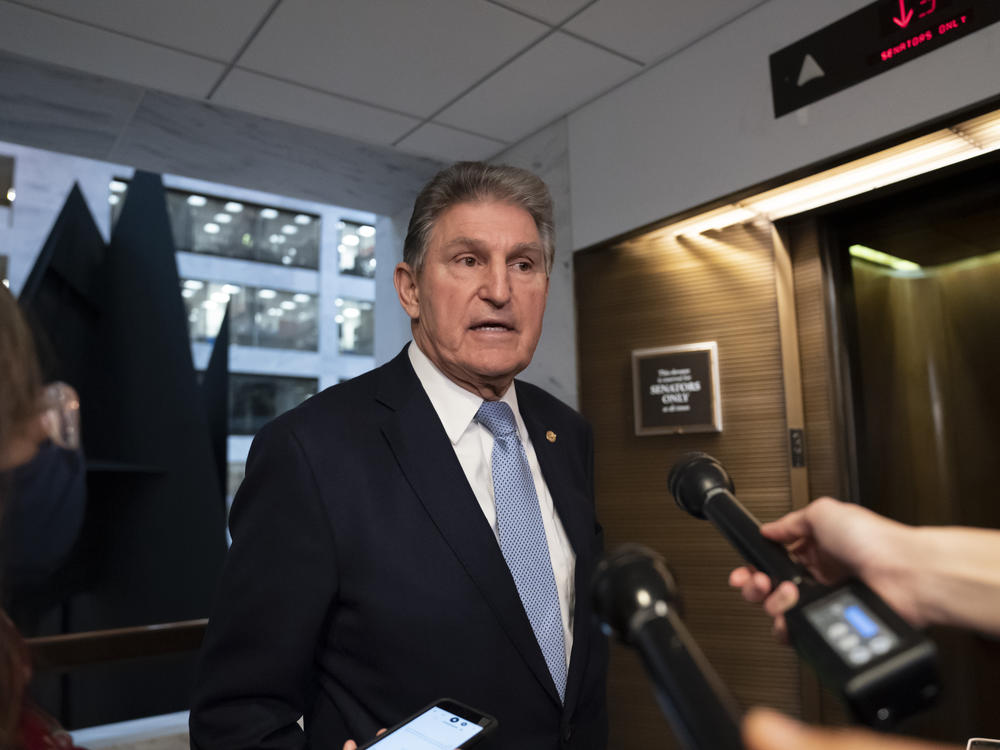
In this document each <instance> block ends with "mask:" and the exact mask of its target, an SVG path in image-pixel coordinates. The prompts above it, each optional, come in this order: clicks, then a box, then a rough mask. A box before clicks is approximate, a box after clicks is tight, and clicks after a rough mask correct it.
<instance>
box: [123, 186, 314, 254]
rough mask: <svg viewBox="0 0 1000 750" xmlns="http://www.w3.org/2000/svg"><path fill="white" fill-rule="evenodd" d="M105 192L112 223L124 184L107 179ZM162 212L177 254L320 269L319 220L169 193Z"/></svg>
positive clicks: (197, 196) (253, 206) (306, 216)
mask: <svg viewBox="0 0 1000 750" xmlns="http://www.w3.org/2000/svg"><path fill="white" fill-rule="evenodd" d="M110 189H111V196H110V202H111V220H112V223H114V222H115V221H117V220H118V214H119V212H120V211H121V205H122V200H123V199H124V197H125V193H126V192H127V191H128V182H127V181H125V180H120V179H119V180H112V181H111V186H110ZM167 212H168V213H169V215H170V227H171V229H172V230H173V233H174V245H175V246H176V248H177V249H178V250H184V251H185V252H189V253H206V254H208V255H221V256H224V257H227V258H241V259H244V260H256V261H260V262H262V263H275V264H278V265H283V266H295V267H299V268H313V269H318V268H319V243H320V219H319V217H318V216H315V215H313V214H306V213H299V212H297V211H288V210H285V209H280V208H272V207H270V206H261V205H258V204H255V203H245V202H242V201H234V200H229V199H227V198H217V197H212V196H208V195H202V194H200V193H191V192H188V191H185V190H173V189H168V190H167Z"/></svg>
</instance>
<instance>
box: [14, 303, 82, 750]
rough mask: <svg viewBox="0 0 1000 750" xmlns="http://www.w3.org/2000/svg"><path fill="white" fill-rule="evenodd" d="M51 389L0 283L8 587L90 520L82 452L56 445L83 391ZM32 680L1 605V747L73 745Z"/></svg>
mask: <svg viewBox="0 0 1000 750" xmlns="http://www.w3.org/2000/svg"><path fill="white" fill-rule="evenodd" d="M53 394H58V398H60V399H62V398H63V397H65V398H66V399H67V400H68V401H69V402H70V403H72V404H73V405H72V406H71V405H69V404H63V405H62V406H60V407H59V408H58V409H56V410H55V412H54V410H53V408H52V401H51V397H52V395H53ZM48 395H49V399H48V400H47V399H46V389H44V388H43V387H42V385H41V378H40V376H39V370H38V362H37V359H36V356H35V349H34V344H33V342H32V339H31V333H30V331H29V329H28V326H27V324H26V323H25V322H24V318H23V317H22V315H21V311H20V309H19V308H18V306H17V302H16V300H15V299H14V297H13V296H12V295H11V293H10V292H9V291H8V290H7V288H6V287H3V286H0V528H2V529H3V543H2V546H0V551H2V552H3V553H4V557H5V558H7V559H8V560H10V562H11V569H12V571H14V572H13V573H10V572H8V573H7V574H6V576H5V583H6V584H7V588H16V585H17V578H16V573H17V572H18V571H24V572H27V573H29V574H35V573H39V572H40V571H41V570H43V569H49V567H50V565H53V564H55V563H56V562H57V561H60V560H62V559H63V557H64V556H65V554H66V552H67V551H68V548H69V547H70V546H71V545H72V542H73V540H74V539H75V536H76V532H77V531H78V530H79V526H80V521H79V518H82V513H83V508H82V501H83V490H82V488H83V464H82V457H80V456H78V457H77V458H78V460H77V459H72V460H71V461H70V462H69V463H68V464H64V463H63V462H61V460H60V459H59V458H58V456H59V455H60V451H67V452H68V453H70V454H73V455H77V454H78V451H77V450H76V448H75V447H66V446H57V445H56V443H55V441H57V440H58V441H60V442H63V441H65V440H66V439H67V437H66V436H67V435H68V434H70V433H72V434H73V435H78V428H77V426H76V425H75V424H74V425H72V426H67V425H66V424H65V423H64V417H63V416H61V415H62V414H64V413H65V412H66V410H67V409H68V410H69V411H70V412H75V410H76V406H75V401H76V395H75V393H72V392H71V391H66V390H64V389H62V388H60V389H56V390H53V391H49V394H48ZM73 439H75V438H73ZM50 445H52V446H56V448H55V449H50V447H49V446H50ZM53 450H55V452H53ZM53 459H55V460H53ZM64 468H65V469H66V470H65V471H64ZM52 490H54V491H52ZM34 503H37V505H33V504H34ZM63 510H66V511H67V512H68V513H70V515H71V517H70V518H68V519H65V520H66V523H65V524H64V523H62V522H63V520H64V519H62V518H61V517H56V516H59V515H60V514H61V513H62V511H63ZM53 514H54V515H53ZM77 516H79V518H77ZM25 523H27V525H28V526H29V527H30V531H28V529H26V528H25V527H24V526H23V525H22V524H25ZM50 524H52V525H53V527H59V528H62V529H63V532H62V533H57V532H53V537H55V538H54V539H50V538H49V536H48V532H47V530H46V527H48V526H49V525H50ZM22 532H23V533H30V534H32V535H34V534H36V532H37V537H33V538H29V539H25V538H24V537H23V535H22ZM12 544H13V545H16V546H15V548H14V549H11V545H12ZM39 547H40V548H42V549H41V550H39V549H38V548H39ZM30 679H31V662H30V658H29V654H28V649H27V647H26V645H25V643H24V640H23V639H22V638H21V636H20V634H19V633H18V631H17V629H16V628H15V626H14V624H13V623H12V622H11V620H10V618H9V617H8V616H7V614H6V612H4V611H3V610H0V750H8V749H12V750H36V749H37V750H40V749H41V748H56V749H59V748H64V749H68V748H72V747H73V743H72V739H71V738H70V736H69V734H68V733H67V732H65V731H64V730H62V729H61V728H60V727H59V725H58V724H57V723H56V722H55V720H53V719H52V718H51V717H49V716H47V715H45V714H44V713H43V712H42V711H40V710H39V709H38V708H37V707H35V706H33V705H32V704H31V702H30V701H29V700H28V698H27V696H26V693H25V691H26V688H27V684H28V682H29V680H30Z"/></svg>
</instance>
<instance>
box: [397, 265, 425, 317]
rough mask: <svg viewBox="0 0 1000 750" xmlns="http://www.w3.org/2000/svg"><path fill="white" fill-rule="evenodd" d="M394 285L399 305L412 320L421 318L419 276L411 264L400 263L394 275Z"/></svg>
mask: <svg viewBox="0 0 1000 750" xmlns="http://www.w3.org/2000/svg"><path fill="white" fill-rule="evenodd" d="M392 283H393V284H395V286H396V294H397V295H399V304H400V305H402V306H403V310H405V311H406V314H407V315H409V316H410V319H411V320H416V319H417V318H419V317H420V291H419V289H418V287H417V274H416V273H415V272H414V270H413V269H412V268H410V264H409V263H398V264H397V265H396V270H395V271H393V274H392Z"/></svg>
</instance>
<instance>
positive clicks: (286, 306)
mask: <svg viewBox="0 0 1000 750" xmlns="http://www.w3.org/2000/svg"><path fill="white" fill-rule="evenodd" d="M281 309H282V310H294V309H295V303H294V302H292V301H291V300H290V299H286V300H283V301H282V302H281Z"/></svg>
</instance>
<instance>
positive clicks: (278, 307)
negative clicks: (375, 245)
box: [181, 279, 319, 352]
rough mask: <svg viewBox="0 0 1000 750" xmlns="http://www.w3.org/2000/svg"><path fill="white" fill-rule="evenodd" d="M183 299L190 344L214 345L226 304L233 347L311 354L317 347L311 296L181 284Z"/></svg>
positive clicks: (314, 305)
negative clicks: (186, 312)
mask: <svg viewBox="0 0 1000 750" xmlns="http://www.w3.org/2000/svg"><path fill="white" fill-rule="evenodd" d="M181 295H182V296H183V297H184V304H185V305H186V307H187V311H188V329H189V331H190V334H191V340H192V341H207V342H212V341H214V340H215V338H216V336H217V335H218V333H219V328H220V326H221V325H222V318H223V316H224V315H225V313H226V309H227V305H228V310H229V342H230V343H231V344H237V345H240V346H267V347H272V348H275V349H302V350H305V351H313V352H314V351H316V350H317V348H318V345H319V326H318V319H317V315H318V304H317V297H316V295H315V294H308V293H306V292H289V291H282V290H279V289H268V288H258V287H252V286H248V285H239V284H229V283H226V284H222V283H218V282H212V281H202V280H201V279H182V280H181Z"/></svg>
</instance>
